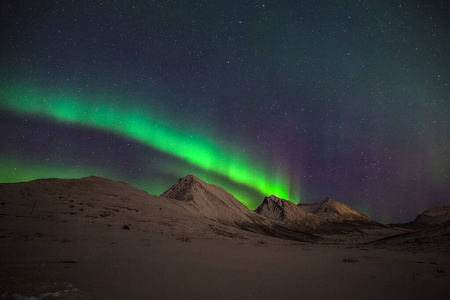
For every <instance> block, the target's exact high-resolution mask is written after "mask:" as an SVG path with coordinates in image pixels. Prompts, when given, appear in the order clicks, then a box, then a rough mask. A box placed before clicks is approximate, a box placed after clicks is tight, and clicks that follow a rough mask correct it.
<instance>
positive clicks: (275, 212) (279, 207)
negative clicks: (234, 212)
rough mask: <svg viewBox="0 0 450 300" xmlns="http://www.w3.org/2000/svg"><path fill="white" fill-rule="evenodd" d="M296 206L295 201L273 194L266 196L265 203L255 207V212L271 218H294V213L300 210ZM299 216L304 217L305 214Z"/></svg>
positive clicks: (279, 219)
mask: <svg viewBox="0 0 450 300" xmlns="http://www.w3.org/2000/svg"><path fill="white" fill-rule="evenodd" d="M295 207H296V205H295V204H294V203H293V202H291V201H288V200H285V199H281V198H278V197H277V196H274V195H272V196H270V197H265V198H264V201H263V203H262V204H261V205H260V206H258V207H257V208H256V209H255V212H256V213H258V214H260V215H262V216H264V217H267V218H270V219H274V220H278V221H283V220H291V219H294V215H297V214H298V212H299V211H298V210H296V209H295ZM297 217H304V215H303V214H302V216H297Z"/></svg>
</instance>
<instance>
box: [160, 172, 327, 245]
mask: <svg viewBox="0 0 450 300" xmlns="http://www.w3.org/2000/svg"><path fill="white" fill-rule="evenodd" d="M161 197H165V198H170V199H176V200H178V201H181V202H184V203H185V204H186V205H185V207H186V209H187V210H189V211H191V212H193V213H195V214H197V215H200V216H203V217H206V218H208V219H211V220H214V221H219V222H220V223H223V224H226V225H231V226H236V227H238V228H240V229H243V230H247V231H251V232H254V233H259V234H264V235H269V236H273V237H278V238H287V239H293V240H299V241H308V242H312V241H317V240H320V238H319V237H317V236H314V235H312V234H308V233H305V232H303V231H302V230H292V229H291V228H286V227H285V226H283V224H280V223H279V222H274V221H273V220H270V219H268V218H265V217H264V216H261V215H259V214H257V213H255V212H254V211H251V210H249V209H248V208H247V207H246V206H245V205H244V204H242V203H241V202H240V201H239V200H238V199H236V198H235V197H234V196H233V195H232V194H230V193H228V192H227V191H225V190H224V189H222V188H220V187H218V186H216V185H214V184H209V183H206V182H204V181H202V180H200V179H198V178H197V177H195V176H193V175H188V176H186V177H184V178H181V179H180V180H179V181H178V182H177V183H176V184H175V185H173V186H172V187H170V188H169V189H168V190H167V191H165V192H164V193H163V194H161Z"/></svg>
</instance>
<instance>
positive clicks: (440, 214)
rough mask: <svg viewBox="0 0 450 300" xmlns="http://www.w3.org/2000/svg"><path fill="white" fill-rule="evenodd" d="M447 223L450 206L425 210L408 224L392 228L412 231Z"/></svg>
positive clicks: (396, 225)
mask: <svg viewBox="0 0 450 300" xmlns="http://www.w3.org/2000/svg"><path fill="white" fill-rule="evenodd" d="M447 221H450V206H438V207H433V208H430V209H427V210H426V211H424V212H422V213H421V214H419V215H418V216H417V217H416V218H415V219H414V220H413V221H411V222H409V223H406V224H392V226H395V227H401V228H406V229H412V230H421V229H426V228H429V227H432V226H436V225H439V224H442V223H445V222H447Z"/></svg>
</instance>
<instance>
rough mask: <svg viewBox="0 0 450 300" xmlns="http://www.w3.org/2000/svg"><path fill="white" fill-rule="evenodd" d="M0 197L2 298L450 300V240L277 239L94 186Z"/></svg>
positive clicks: (127, 190)
mask: <svg viewBox="0 0 450 300" xmlns="http://www.w3.org/2000/svg"><path fill="white" fill-rule="evenodd" d="M0 196H1V198H0V201H1V205H0V238H1V239H0V242H1V244H0V245H1V246H0V270H1V272H0V299H55V298H56V299H449V295H450V274H449V273H450V252H449V243H448V240H449V239H450V236H449V234H448V230H447V231H443V232H442V234H441V235H440V236H441V237H443V241H444V242H442V241H441V242H439V243H426V242H423V241H424V240H426V239H422V240H421V241H422V242H421V243H414V242H410V241H409V240H407V239H406V240H405V238H403V239H404V240H401V241H400V242H399V240H398V239H395V238H394V239H388V240H385V241H381V242H380V241H378V242H374V243H372V242H370V241H375V240H378V239H380V238H383V237H387V236H392V235H393V234H399V233H402V232H401V231H398V230H394V229H392V228H375V229H371V230H365V231H363V233H362V232H361V231H358V232H356V233H351V232H346V233H345V234H341V235H337V234H336V235H332V236H326V237H325V236H323V237H322V239H321V240H319V241H316V242H305V241H300V240H289V239H281V238H275V237H271V236H267V235H263V234H260V233H258V232H251V231H249V230H242V229H240V228H238V227H236V226H232V224H231V223H230V224H226V222H218V221H217V220H214V219H212V218H206V217H205V216H204V215H201V214H198V213H197V214H196V213H194V212H195V209H192V207H190V206H192V205H190V204H189V202H180V201H177V200H173V199H166V198H162V197H157V196H152V195H148V194H147V193H145V192H143V191H140V190H138V189H135V188H133V187H131V186H129V185H126V184H123V183H118V182H113V181H109V180H106V179H99V178H88V179H83V180H75V181H73V180H72V181H71V180H66V181H56V182H55V181H54V180H39V181H33V182H29V183H23V184H1V185H0ZM415 239H416V240H417V237H415ZM446 240H447V243H445V241H446ZM368 242H369V243H368Z"/></svg>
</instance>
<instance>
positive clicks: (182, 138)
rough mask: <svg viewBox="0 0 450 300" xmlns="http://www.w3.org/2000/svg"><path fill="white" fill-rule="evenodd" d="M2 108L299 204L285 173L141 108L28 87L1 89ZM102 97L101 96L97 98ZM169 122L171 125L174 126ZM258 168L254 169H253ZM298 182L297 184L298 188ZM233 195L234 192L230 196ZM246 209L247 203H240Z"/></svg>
mask: <svg viewBox="0 0 450 300" xmlns="http://www.w3.org/2000/svg"><path fill="white" fill-rule="evenodd" d="M0 91H1V92H0V93H1V94H0V97H1V98H0V100H1V101H0V105H1V108H3V109H7V110H10V111H13V112H15V113H20V114H26V115H33V116H36V117H47V118H51V119H54V120H56V121H61V122H66V123H72V124H77V125H82V126H86V127H90V128H95V129H97V130H103V131H107V132H111V133H115V134H118V135H121V136H123V137H126V138H131V139H134V140H137V141H140V142H142V143H144V144H145V145H147V146H150V147H152V148H154V149H157V150H159V151H162V152H164V153H168V154H170V155H173V156H175V157H178V158H180V159H182V160H184V161H186V162H188V163H190V164H192V165H194V166H196V167H199V168H201V169H203V170H206V171H209V172H214V173H215V174H217V175H220V176H222V177H224V178H228V179H229V180H231V181H233V182H235V183H238V184H241V185H244V186H247V187H249V188H251V189H254V190H255V191H258V192H260V193H262V194H263V195H276V196H278V197H281V198H284V199H290V200H291V201H294V202H296V203H298V202H299V201H300V192H299V188H292V187H291V184H290V183H291V182H290V180H288V179H287V178H286V177H285V176H283V174H286V173H285V172H283V170H280V169H277V170H273V169H271V168H269V167H267V166H263V165H262V164H257V163H255V162H254V161H253V160H252V159H250V158H249V157H247V156H246V155H244V154H243V153H242V151H236V150H233V149H231V146H230V145H223V144H221V143H220V142H218V141H215V140H214V139H213V138H212V137H209V136H204V135H202V136H201V135H199V134H197V133H196V132H195V130H192V129H189V128H181V127H183V126H174V125H170V123H171V122H170V120H168V119H167V118H166V122H164V121H161V119H162V116H161V115H160V114H158V115H156V114H155V113H153V114H152V113H151V112H149V111H147V110H145V109H142V107H138V106H137V105H136V106H134V107H133V106H132V105H118V104H117V103H115V102H114V104H111V103H108V102H107V101H99V100H98V99H91V98H90V97H84V98H83V99H80V98H82V97H80V96H79V95H73V94H72V93H67V92H64V93H60V92H46V91H42V90H40V89H32V88H28V87H23V86H22V87H15V88H11V87H10V86H3V87H2V88H1V89H0ZM100 98H101V97H100ZM172 123H173V122H172ZM255 166H258V168H255ZM299 184H300V183H298V185H299ZM230 192H232V193H233V191H230ZM240 200H241V201H243V200H244V201H243V203H244V204H246V202H247V201H245V199H240Z"/></svg>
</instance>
